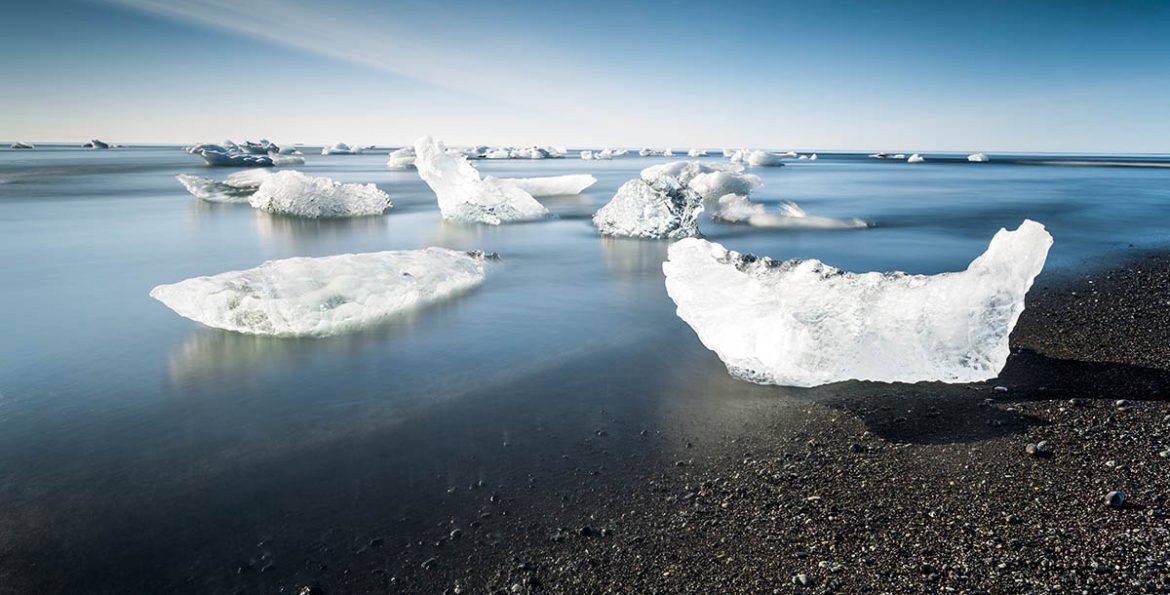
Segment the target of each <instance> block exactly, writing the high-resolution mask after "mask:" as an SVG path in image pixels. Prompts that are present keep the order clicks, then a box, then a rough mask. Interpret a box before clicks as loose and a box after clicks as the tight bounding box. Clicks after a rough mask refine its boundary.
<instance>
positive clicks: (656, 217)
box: [593, 176, 703, 239]
mask: <svg viewBox="0 0 1170 595" xmlns="http://www.w3.org/2000/svg"><path fill="white" fill-rule="evenodd" d="M701 212H703V199H702V197H700V196H699V193H698V192H695V191H694V190H691V189H690V188H687V187H686V186H684V185H682V184H680V183H679V182H678V180H676V179H675V178H673V177H670V176H662V177H659V178H657V179H655V180H653V181H649V182H648V181H646V180H644V179H642V178H638V179H634V180H630V181H628V182H626V183H625V184H622V187H621V188H618V191H617V194H614V197H613V199H611V200H610V201H609V203H607V204H606V205H605V206H604V207H601V209H600V210H598V211H597V212H596V213H594V214H593V224H594V225H596V226H597V228H598V230H600V232H601V234H602V235H608V236H627V237H636V238H667V239H676V238H685V237H690V236H694V235H698V233H699V213H701Z"/></svg>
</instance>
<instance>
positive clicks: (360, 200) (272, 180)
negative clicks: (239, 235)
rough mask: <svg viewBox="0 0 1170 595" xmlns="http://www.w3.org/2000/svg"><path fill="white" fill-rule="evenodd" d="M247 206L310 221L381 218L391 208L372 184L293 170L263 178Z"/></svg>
mask: <svg viewBox="0 0 1170 595" xmlns="http://www.w3.org/2000/svg"><path fill="white" fill-rule="evenodd" d="M248 202H250V203H251V204H252V206H253V207H256V208H257V209H260V210H262V211H268V212H269V213H277V214H281V215H293V216H295V217H307V218H310V219H318V218H330V217H361V216H363V215H381V214H382V213H383V212H385V211H386V209H389V208H390V207H391V206H392V205H391V203H390V196H389V195H387V194H386V193H385V192H382V191H381V190H379V189H378V187H377V186H374V185H373V184H342V183H339V182H334V181H333V180H330V179H329V178H312V177H309V176H306V175H305V174H302V173H301V172H299V171H292V170H290V171H282V172H280V173H274V174H271V175H269V176H267V177H265V178H264V180H263V182H262V183H261V184H260V187H259V189H257V190H256V192H255V194H253V195H251V196H250V197H249V199H248Z"/></svg>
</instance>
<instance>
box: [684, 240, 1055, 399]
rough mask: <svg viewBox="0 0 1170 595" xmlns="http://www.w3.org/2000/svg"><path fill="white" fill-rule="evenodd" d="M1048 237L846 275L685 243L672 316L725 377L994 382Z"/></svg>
mask: <svg viewBox="0 0 1170 595" xmlns="http://www.w3.org/2000/svg"><path fill="white" fill-rule="evenodd" d="M1051 245H1052V236H1051V235H1049V234H1048V232H1047V231H1046V230H1045V229H1044V226H1043V225H1041V224H1039V223H1036V222H1035V221H1029V220H1026V221H1024V222H1023V223H1022V224H1021V225H1020V227H1019V229H1017V230H1016V231H1007V230H1003V229H1001V230H1000V231H999V232H998V233H997V234H995V237H994V238H993V239H992V240H991V245H990V246H989V247H988V249H987V251H986V252H984V253H983V255H981V256H980V257H978V258H976V259H975V260H974V261H973V262H972V263H971V265H970V266H969V267H967V269H966V270H965V271H962V272H956V273H942V274H939V275H929V276H928V275H909V274H906V273H901V272H891V273H848V272H843V271H840V270H837V269H835V268H833V267H830V266H828V265H825V264H823V263H821V262H820V261H817V260H789V261H783V262H781V261H775V260H772V259H769V258H760V257H755V256H751V255H745V254H740V253H738V252H733V251H730V250H727V249H726V248H724V247H723V246H720V245H719V244H715V243H712V242H708V241H704V240H699V239H685V240H682V241H679V242H677V243H675V244H674V245H672V246H671V247H670V251H669V256H668V260H667V262H665V263H664V264H663V265H662V269H663V272H664V273H665V274H666V291H667V293H668V294H669V295H670V297H671V299H673V300H674V302H675V303H676V304H677V305H678V315H679V317H680V318H682V319H683V320H684V321H686V323H687V324H689V325H690V326H691V328H692V329H694V330H695V332H696V333H697V334H698V336H699V339H700V340H701V341H702V342H703V345H705V346H707V348H708V349H711V350H712V351H714V352H715V353H716V354H718V356H719V358H720V359H721V360H723V363H724V364H726V365H727V369H728V371H729V372H730V373H731V374H732V375H733V376H735V377H737V378H741V379H743V380H748V381H751V382H756V383H760V384H777V385H783V386H817V385H821V384H827V383H830V382H838V381H843V380H872V381H881V382H921V381H941V382H951V383H956V382H977V381H983V380H988V379H991V378H994V377H996V376H997V375H998V374H999V372H1000V371H1001V370H1002V369H1003V367H1004V365H1005V363H1006V362H1007V357H1008V352H1009V351H1008V336H1009V335H1010V334H1011V331H1012V328H1014V327H1015V324H1016V321H1017V320H1018V319H1019V316H1020V313H1021V312H1023V310H1024V297H1025V295H1026V294H1027V292H1028V289H1029V288H1031V286H1032V281H1033V280H1034V279H1035V278H1036V275H1038V274H1039V273H1040V271H1041V270H1042V269H1043V268H1044V261H1045V259H1046V258H1047V256H1048V249H1049V247H1050V246H1051Z"/></svg>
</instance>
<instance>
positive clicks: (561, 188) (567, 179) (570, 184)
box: [485, 174, 597, 198]
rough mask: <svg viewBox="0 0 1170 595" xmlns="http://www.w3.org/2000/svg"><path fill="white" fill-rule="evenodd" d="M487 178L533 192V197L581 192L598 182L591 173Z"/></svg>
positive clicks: (529, 192)
mask: <svg viewBox="0 0 1170 595" xmlns="http://www.w3.org/2000/svg"><path fill="white" fill-rule="evenodd" d="M487 180H494V181H495V182H498V183H501V184H508V185H510V186H514V187H516V188H519V189H521V190H523V191H524V192H527V193H528V194H531V195H532V197H533V198H541V197H545V196H565V195H570V194H581V193H582V192H584V191H585V189H586V188H588V187H590V186H592V185H594V184H596V183H597V178H595V177H593V176H591V175H589V174H569V175H565V176H546V177H542V178H494V177H492V176H488V177H487V178H486V179H485V181H487Z"/></svg>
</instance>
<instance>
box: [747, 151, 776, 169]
mask: <svg viewBox="0 0 1170 595" xmlns="http://www.w3.org/2000/svg"><path fill="white" fill-rule="evenodd" d="M744 161H746V162H747V164H748V165H750V166H752V167H776V166H781V165H784V162H783V160H782V159H781V157H780V155H777V154H775V153H769V152H767V151H752V152H751V153H748V155H747V157H746V158H745V159H744Z"/></svg>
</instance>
